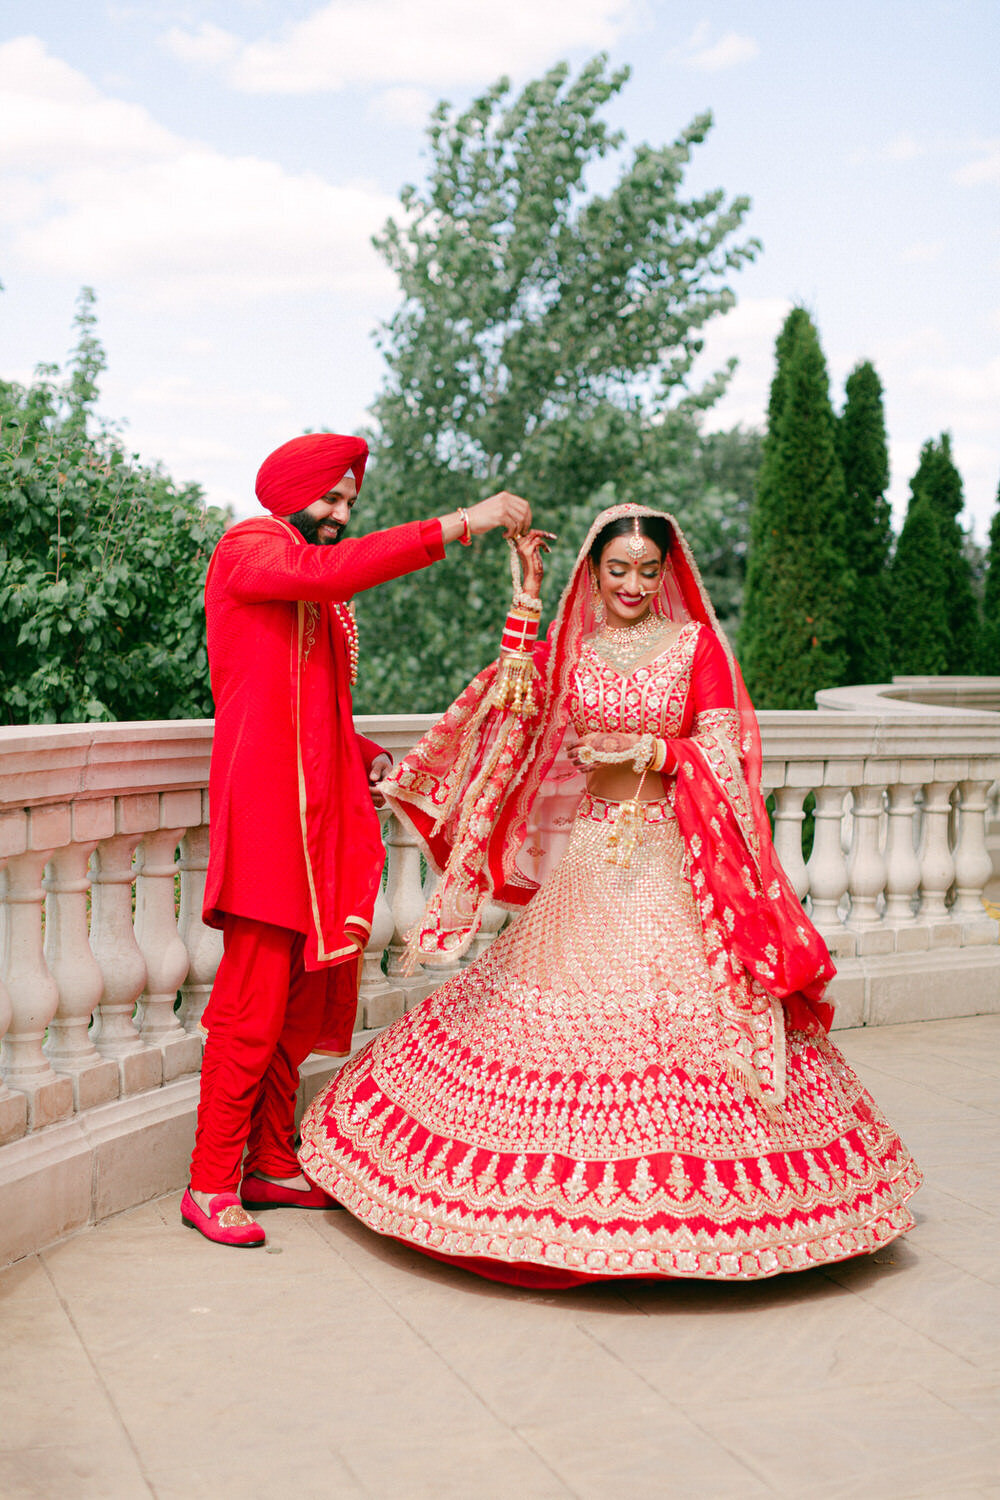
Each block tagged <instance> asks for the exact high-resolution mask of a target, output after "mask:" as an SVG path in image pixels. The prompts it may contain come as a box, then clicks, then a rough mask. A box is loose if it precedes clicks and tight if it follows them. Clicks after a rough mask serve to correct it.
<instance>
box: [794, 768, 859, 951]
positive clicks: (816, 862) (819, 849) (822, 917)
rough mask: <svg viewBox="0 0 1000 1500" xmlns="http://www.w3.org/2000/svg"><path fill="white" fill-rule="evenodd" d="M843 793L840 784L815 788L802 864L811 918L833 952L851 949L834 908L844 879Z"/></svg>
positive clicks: (846, 876)
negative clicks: (812, 830)
mask: <svg viewBox="0 0 1000 1500" xmlns="http://www.w3.org/2000/svg"><path fill="white" fill-rule="evenodd" d="M845 794H846V788H845V787H843V786H818V787H817V788H816V812H815V830H816V831H815V835H814V837H813V848H812V854H811V855H810V857H809V863H808V865H807V866H806V868H807V871H808V874H809V896H810V899H811V901H812V919H813V921H814V922H815V924H816V926H817V927H818V928H819V929H820V930H821V932H822V933H823V936H824V937H825V938H826V940H827V943H828V945H829V946H830V948H831V950H832V951H834V952H835V953H852V952H853V951H854V940H853V938H852V937H850V936H849V935H848V934H847V933H846V932H845V930H844V927H843V924H842V923H841V920H840V912H839V909H838V908H839V906H840V901H841V898H842V897H843V895H844V893H845V891H846V890H847V882H848V875H847V861H846V859H845V858H844V850H843V845H842V838H841V826H842V823H843V818H844V797H845Z"/></svg>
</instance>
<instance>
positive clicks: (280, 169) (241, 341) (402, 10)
mask: <svg viewBox="0 0 1000 1500" xmlns="http://www.w3.org/2000/svg"><path fill="white" fill-rule="evenodd" d="M598 50H607V51H609V52H610V54H611V56H612V59H613V60H614V61H615V62H616V63H619V62H628V63H630V64H631V65H632V67H633V70H634V72H633V78H632V81H631V82H630V83H629V85H628V86H627V88H626V90H625V92H624V94H623V95H622V96H621V98H620V99H619V100H618V101H617V102H616V103H615V105H614V108H613V111H612V118H613V119H614V121H615V123H617V124H620V125H621V126H622V127H624V129H625V130H626V131H627V133H628V136H629V138H630V140H631V141H632V142H639V141H642V140H648V141H652V142H654V143H660V142H663V141H665V140H667V139H670V138H672V137H673V136H674V135H675V134H676V133H677V131H678V130H679V129H680V128H681V127H682V126H683V125H684V124H686V123H687V122H688V121H689V120H690V119H691V118H692V116H694V115H695V114H696V113H698V112H700V111H701V110H704V109H706V108H709V109H711V110H712V111H713V113H714V115H715V119H716V127H715V130H714V131H713V133H712V135H711V136H710V138H709V140H708V142H707V143H706V145H705V146H703V147H702V148H701V149H700V151H699V152H698V154H697V155H696V159H695V161H694V163H693V164H692V168H691V171H690V174H689V177H688V179H687V185H688V187H689V188H690V189H692V190H693V189H700V188H706V187H712V186H722V187H723V188H725V190H726V191H727V193H729V194H730V195H734V194H737V193H741V194H742V193H746V194H748V195H749V196H750V197H751V198H752V199H753V203H754V208H753V214H752V217H751V221H750V225H749V227H750V230H751V231H752V232H753V233H754V234H756V235H757V236H758V237H759V238H760V239H761V240H762V241H763V244H764V252H763V254H762V255H761V257H760V258H759V260H758V262H757V264H756V265H755V266H753V267H751V268H750V269H748V270H745V271H743V272H742V273H740V275H739V276H738V277H737V278H736V281H735V287H736V290H737V293H738V296H739V305H738V307H737V308H736V310H735V311H734V312H733V313H731V314H730V315H729V316H728V317H727V318H726V319H724V320H721V321H720V322H718V323H717V324H716V325H715V326H714V327H713V329H712V331H711V333H710V336H709V340H708V348H707V350H706V355H705V356H704V359H705V373H707V370H708V368H709V367H712V368H714V367H715V366H716V365H717V364H718V363H720V362H721V361H722V360H723V359H724V358H725V357H727V356H728V355H730V354H735V355H737V356H738V358H739V360H740V371H739V374H738V375H737V377H736V379H735V381H734V382H733V384H732V386H731V388H730V391H729V393H728V394H727V396H726V398H725V399H724V401H723V402H722V403H721V404H720V406H719V407H718V408H716V410H715V412H714V413H713V415H712V417H711V420H710V425H712V426H720V427H722V426H729V425H731V424H732V423H734V422H744V423H759V422H760V421H761V419H762V413H763V408H764V404H765V401H766V395H767V387H768V382H769V380H770V376H771V369H772V350H773V342H774V337H775V334H776V332H777V329H778V327H779V325H780V322H781V319H782V317H783V316H784V313H785V311H786V310H787V308H788V307H789V306H790V305H791V303H792V302H794V301H801V302H803V303H804V304H805V305H806V306H807V307H809V308H810V310H811V311H812V312H813V314H814V316H815V317H816V319H817V321H818V323H819V327H820V333H821V337H822V339H823V343H824V347H825V350H826V353H827V358H828V361H829V364H830V369H831V375H832V378H833V389H834V395H835V399H836V400H837V401H838V403H839V401H840V400H841V396H842V389H843V381H844V378H845V376H846V375H847V373H848V371H849V370H850V368H851V366H852V365H853V364H854V363H855V362H856V361H857V360H858V359H860V358H870V359H872V360H874V362H875V364H876V367H877V369H878V371H879V373H880V375H881V377H882V380H883V383H884V385H885V387H886V400H887V414H888V420H889V427H890V435H891V440H892V460H893V476H892V496H893V500H894V502H895V504H896V507H897V510H898V509H899V508H901V507H902V506H903V505H905V499H906V494H907V484H908V480H909V477H910V475H911V474H912V472H913V469H914V467H915V464H916V459H917V455H918V451H919V448H920V444H921V443H922V442H923V441H924V440H925V439H926V438H928V437H931V436H935V435H936V434H938V433H939V432H940V431H941V430H942V429H948V430H950V431H951V433H952V434H953V437H954V441H955V451H956V455H957V459H958V463H959V467H960V468H961V471H962V474H963V477H964V480H965V487H966V497H967V502H968V508H967V514H966V520H967V522H968V523H971V524H974V526H975V530H976V533H977V534H978V535H979V536H980V537H982V536H983V535H984V534H985V528H986V525H987V523H988V518H989V516H990V514H991V513H992V510H993V506H994V503H995V498H996V493H997V484H998V480H1000V211H998V208H1000V105H998V103H997V101H998V98H1000V89H998V88H997V86H996V60H997V57H998V56H1000V5H998V4H997V3H996V0H837V3H836V4H832V5H830V4H820V3H819V0H815V3H814V0H752V3H751V0H490V3H486V0H328V3H321V0H201V3H185V0H176V3H175V0H143V3H129V0H114V3H112V0H4V4H3V6H2V7H0V281H2V282H3V284H4V288H5V290H4V292H3V294H2V295H0V375H3V376H5V377H6V378H8V379H9V378H15V379H20V380H26V379H28V378H30V375H31V371H32V369H33V367H34V366H35V364H36V363H38V362H40V361H57V362H59V361H62V360H63V359H64V358H65V355H66V351H67V348H68V346H69V343H70V341H71V340H70V324H71V319H72V315H73V306H74V300H75V297H76V294H77V291H78V289H79V287H80V286H81V285H83V284H89V285H91V286H93V287H94V288H95V290H96V292H97V296H98V312H99V317H100V333H101V337H102V339H103V341H104V343H105V345H106V348H107V351H108V357H109V368H108V371H107V373H106V375H105V378H104V384H103V401H102V406H103V410H104V412H105V413H106V414H107V415H108V416H110V417H112V418H114V419H120V420H124V421H126V422H127V427H126V429H125V431H126V437H127V441H128V442H129V444H130V445H131V446H132V447H134V448H135V449H136V450H137V451H139V452H140V453H141V454H142V455H143V457H144V458H146V459H162V460H163V462H164V463H165V464H166V465H167V467H168V469H169V470H170V471H171V472H172V473H173V474H174V475H175V476H176V477H177V478H179V479H196V480H198V481H200V482H201V483H202V484H203V485H204V486H205V488H206V490H207V492H208V494H209V496H210V498H212V499H215V500H219V501H228V502H231V503H232V504H234V505H235V506H236V508H237V509H238V510H241V511H243V512H246V511H247V510H248V509H251V508H252V507H253V502H252V484H253V475H254V472H255V470H256V468H257V465H258V464H259V462H260V459H261V458H262V457H263V456H264V454H265V453H266V452H267V451H268V450H269V449H270V448H271V447H273V446H275V445H276V444H277V443H279V442H281V441H283V440H284V439H285V438H287V437H290V436H293V435H294V434H295V433H297V432H300V431H302V430H303V429H305V428H307V427H332V428H340V429H350V428H351V427H353V426H355V425H356V424H358V423H360V422H361V421H362V420H363V419H364V413H365V410H366V408H367V406H368V404H369V402H370V401H371V399H372V397H373V396H374V394H375V392H376V390H377V388H378V385H379V381H380V366H379V359H378V355H377V353H376V351H375V349H374V347H373V344H372V340H371V333H372V330H373V328H374V327H375V325H376V323H377V322H378V320H379V319H380V318H381V317H384V316H386V315H387V314H388V313H389V312H391V310H392V308H393V306H394V305H395V300H396V294H395V288H394V284H393V280H392V278H391V276H390V275H389V273H388V272H387V271H386V270H385V269H384V267H383V266H382V265H381V263H380V261H379V259H378V257H377V255H376V254H375V252H374V250H373V249H372V248H371V244H370V236H371V234H372V232H373V231H374V230H376V229H377V228H378V227H379V226H380V225H381V224H382V223H383V222H384V220H385V218H386V217H387V215H388V214H390V213H391V212H392V211H393V207H394V204H395V201H396V198H397V194H398V192H399V189H400V187H401V186H402V184H403V183H405V182H407V181H418V180H420V177H421V175H422V172H423V170H424V163H423V157H422V147H423V129H424V125H425V122H426V119H427V114H428V111H429V109H430V107H431V106H432V105H433V103H434V102H435V101H436V100H437V99H439V98H442V97H445V98H448V99H450V100H452V101H453V102H455V103H456V104H463V103H465V102H466V101H467V100H468V99H470V98H471V97H472V96H473V95H474V94H475V93H477V92H478V91H480V90H481V89H482V88H484V87H485V86H486V85H488V84H489V83H491V82H492V81H493V79H494V78H495V77H496V76H497V75H499V74H500V73H503V72H507V73H509V74H510V75H511V76H512V77H513V79H514V81H515V82H516V83H517V82H520V83H523V82H525V81H526V80H527V79H528V78H530V77H532V76H535V75H537V74H538V73H540V72H541V71H543V70H544V69H545V68H546V67H548V66H549V65H551V64H552V63H553V62H555V61H557V60H559V59H561V58H568V59H569V60H570V61H571V62H572V63H574V64H580V63H581V62H583V61H584V60H585V59H586V58H587V57H589V56H590V55H592V54H593V53H594V52H596V51H598ZM538 499H539V500H541V499H542V497H538Z"/></svg>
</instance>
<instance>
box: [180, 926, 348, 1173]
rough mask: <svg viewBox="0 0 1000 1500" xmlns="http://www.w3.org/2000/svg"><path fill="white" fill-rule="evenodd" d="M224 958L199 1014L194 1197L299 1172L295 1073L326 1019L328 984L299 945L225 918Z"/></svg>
mask: <svg viewBox="0 0 1000 1500" xmlns="http://www.w3.org/2000/svg"><path fill="white" fill-rule="evenodd" d="M223 938H224V943H225V949H224V952H223V957H222V962H221V964H220V965H219V972H218V974H217V975H216V979H215V984H214V986H213V988H212V998H211V999H210V1000H209V1002H208V1005H207V1007H206V1009H205V1026H206V1028H207V1030H208V1038H207V1040H206V1043H205V1056H204V1059H203V1061H202V1068H201V1101H200V1103H199V1105H198V1129H197V1132H196V1135H195V1146H194V1154H193V1155H192V1157H191V1186H192V1187H193V1188H194V1189H195V1191H196V1192H213V1193H221V1192H235V1191H236V1189H237V1187H238V1185H239V1181H240V1164H241V1161H242V1158H243V1151H244V1147H245V1148H246V1161H245V1162H243V1171H245V1172H265V1173H267V1175H268V1176H269V1177H293V1176H295V1175H296V1173H297V1172H298V1171H299V1164H298V1160H297V1158H296V1155H295V1150H294V1147H293V1142H294V1140H295V1101H296V1095H297V1093H298V1086H299V1068H300V1067H301V1065H302V1063H303V1062H305V1060H306V1058H307V1057H308V1056H309V1053H310V1052H311V1051H312V1050H313V1047H314V1046H315V1045H316V1042H317V1040H318V1039H319V1037H320V1034H321V1032H322V1031H323V1029H324V1022H325V1020H326V1018H327V989H328V975H329V973H330V972H331V971H328V970H326V969H319V970H317V971H316V972H315V973H311V974H310V973H307V972H306V970H305V969H304V968H303V965H302V951H303V947H304V945H305V937H304V935H303V934H302V933H301V932H292V931H291V930H290V929H289V928H287V927H272V926H270V925H268V924H267V923H265V922H257V921H254V920H253V919H252V918H250V917H233V916H227V917H226V918H225V926H224V928H223Z"/></svg>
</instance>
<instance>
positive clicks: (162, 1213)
mask: <svg viewBox="0 0 1000 1500" xmlns="http://www.w3.org/2000/svg"><path fill="white" fill-rule="evenodd" d="M837 1043H838V1045H839V1046H841V1047H842V1048H843V1049H844V1050H845V1052H846V1053H847V1054H848V1056H849V1058H850V1059H851V1062H852V1063H853V1064H854V1066H855V1067H857V1068H858V1069H859V1071H860V1072H861V1074H862V1076H863V1078H864V1080H865V1082H866V1083H867V1085H868V1086H869V1088H870V1089H871V1090H872V1092H873V1093H874V1094H875V1096H876V1098H877V1099H878V1100H879V1102H880V1104H882V1105H883V1106H884V1107H885V1108H886V1110H887V1112H888V1113H889V1115H890V1117H891V1118H892V1119H893V1121H894V1123H895V1124H896V1125H897V1126H898V1128H899V1130H900V1132H901V1134H902V1135H903V1137H904V1139H906V1140H907V1142H908V1144H910V1145H911V1147H912V1148H913V1150H914V1151H915V1153H916V1155H917V1157H918V1159H919V1160H920V1162H921V1165H922V1166H923V1167H924V1170H925V1173H926V1178H927V1185H926V1187H925V1188H924V1190H923V1191H922V1192H921V1193H920V1194H919V1195H918V1196H917V1198H916V1199H915V1201H914V1211H915V1216H916V1218H917V1228H916V1230H915V1231H914V1232H913V1233H912V1234H911V1235H909V1236H908V1237H907V1238H906V1239H905V1240H902V1241H897V1242H896V1243H895V1244H894V1245H892V1246H889V1247H887V1248H886V1249H884V1250H882V1251H880V1252H878V1253H877V1254H875V1255H873V1256H867V1257H862V1258H859V1259H857V1260H854V1261H849V1262H844V1263H842V1264H841V1265H838V1266H833V1267H829V1268H827V1269H825V1270H816V1271H809V1272H803V1273H800V1274H797V1275H792V1276H784V1277H776V1278H774V1279H772V1280H769V1281H764V1282H756V1283H751V1284H745V1285H742V1284H737V1283H723V1284H719V1283H706V1282H669V1283H668V1282H655V1283H654V1282H648V1283H642V1282H626V1283H620V1284H611V1283H605V1284H602V1285H599V1286H595V1287H593V1288H590V1289H587V1290H579V1289H578V1290H574V1291H572V1292H567V1293H561V1294H560V1293H549V1292H537V1291H534V1292H533V1291H524V1290H517V1289H514V1288H509V1287H503V1286H499V1285H496V1284H494V1283H489V1282H484V1281H482V1280H480V1279H479V1278H476V1277H473V1276H470V1275H469V1274H467V1273H466V1272H463V1271H461V1270H459V1269H457V1268H454V1267H448V1266H447V1265H443V1264H439V1263H437V1262H434V1261H429V1260H427V1259H426V1258H424V1257H423V1256H421V1255H419V1254H418V1253H417V1252H416V1251H414V1250H412V1249H409V1248H408V1247H406V1246H404V1245H399V1244H396V1243H394V1242H393V1241H387V1240H382V1239H379V1238H378V1237H377V1236H375V1235H373V1234H371V1233H370V1232H369V1231H368V1230H367V1229H365V1228H364V1226H362V1225H361V1224H359V1223H358V1222H357V1221H356V1220H354V1219H352V1218H350V1216H349V1215H347V1214H345V1213H343V1212H325V1213H301V1212H299V1213H296V1212H292V1211H278V1212H275V1213H271V1214H268V1215H267V1216H266V1218H265V1222H266V1226H267V1229H268V1237H269V1238H268V1245H267V1247H266V1249H264V1250H254V1251H243V1252H235V1251H231V1250H226V1249H222V1248H219V1247H216V1246H212V1245H210V1244H208V1243H207V1242H206V1241H205V1240H203V1239H202V1238H201V1237H200V1236H199V1235H197V1234H195V1233H194V1232H193V1231H191V1230H189V1229H185V1228H184V1227H183V1226H182V1225H181V1223H180V1218H179V1211H178V1210H179V1195H178V1194H171V1195H169V1196H167V1197H165V1198H161V1199H158V1200H156V1201H155V1202H152V1203H146V1204H143V1205H142V1206H141V1207H139V1208H136V1209H133V1210H130V1211H128V1212H126V1213H123V1214H120V1215H118V1216H117V1217H115V1218H113V1219H108V1220H105V1221H104V1222H102V1223H101V1224H99V1225H97V1226H96V1227H94V1228H93V1229H90V1230H88V1231H85V1232H83V1233H80V1234H78V1235H76V1236H74V1237H72V1238H70V1239H67V1240H65V1241H63V1242H62V1243H60V1244H58V1245H55V1246H53V1247H51V1248H50V1249H48V1250H45V1251H44V1252H42V1253H41V1254H40V1255H36V1256H32V1257H30V1258H28V1259H26V1260H24V1261H21V1262H19V1263H18V1264H16V1265H14V1266H11V1267H9V1268H8V1269H7V1270H5V1271H3V1272H0V1348H2V1351H3V1352H2V1354H0V1496H2V1497H3V1500H39V1497H41V1500H91V1497H94V1500H98V1497H99V1500H146V1497H153V1500H202V1497H204V1500H208V1497H213V1500H229V1497H232V1500H257V1497H260V1500H264V1497H277V1500H286V1497H287V1500H313V1497H315V1500H355V1497H376V1500H382V1497H384V1500H423V1497H427V1500H431V1497H433V1500H452V1497H453V1500H549V1497H552V1500H560V1497H581V1500H583V1497H585V1500H645V1497H650V1500H654V1497H655V1500H661V1497H667V1500H672V1497H677V1500H689V1497H692V1496H698V1497H699V1500H761V1497H779V1500H781V1497H788V1500H870V1497H871V1496H873V1495H879V1496H885V1497H888V1500H1000V1249H998V1246H1000V1234H998V1230H1000V1224H998V1220H1000V1016H990V1017H978V1018H972V1019H969V1020H965V1021H963V1020H958V1021H955V1020H949V1021H941V1022H923V1023H916V1024H910V1025H906V1026H894V1027H883V1028H878V1029H874V1028H873V1029H869V1030H855V1031H844V1032H839V1033H838V1034H837Z"/></svg>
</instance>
